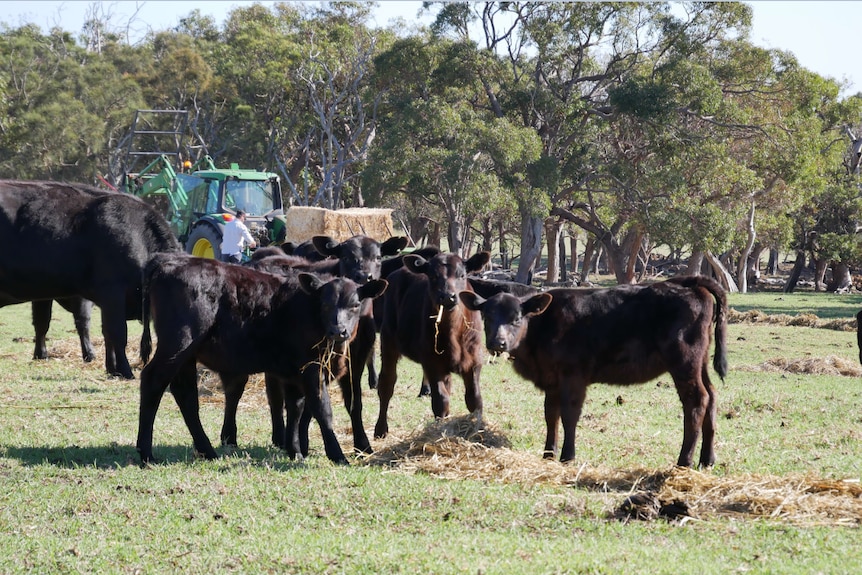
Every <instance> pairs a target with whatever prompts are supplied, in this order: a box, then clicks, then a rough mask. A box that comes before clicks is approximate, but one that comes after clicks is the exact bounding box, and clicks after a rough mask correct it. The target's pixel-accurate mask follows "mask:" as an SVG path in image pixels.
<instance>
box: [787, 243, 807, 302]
mask: <svg viewBox="0 0 862 575" xmlns="http://www.w3.org/2000/svg"><path fill="white" fill-rule="evenodd" d="M804 268H805V251H804V250H797V251H796V262H794V264H793V269H792V270H790V275H789V276H788V277H787V282H786V283H785V284H784V293H793V290H795V289H796V284H797V283H798V282H799V276H801V275H802V270H803V269H804Z"/></svg>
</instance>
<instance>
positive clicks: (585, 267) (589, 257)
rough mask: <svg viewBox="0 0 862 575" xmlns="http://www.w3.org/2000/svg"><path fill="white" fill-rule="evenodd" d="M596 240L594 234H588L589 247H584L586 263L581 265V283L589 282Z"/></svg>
mask: <svg viewBox="0 0 862 575" xmlns="http://www.w3.org/2000/svg"><path fill="white" fill-rule="evenodd" d="M595 246H596V239H595V237H594V236H593V235H592V234H587V245H586V246H584V261H583V262H582V263H581V281H582V282H587V281H589V279H590V272H592V265H593V251H594V250H595Z"/></svg>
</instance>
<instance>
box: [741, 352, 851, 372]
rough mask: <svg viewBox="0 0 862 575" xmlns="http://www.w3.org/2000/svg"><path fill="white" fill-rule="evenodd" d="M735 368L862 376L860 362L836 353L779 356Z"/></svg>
mask: <svg viewBox="0 0 862 575" xmlns="http://www.w3.org/2000/svg"><path fill="white" fill-rule="evenodd" d="M735 369H739V370H741V371H754V372H758V371H765V372H773V373H775V372H778V373H796V374H807V375H840V376H844V377H862V366H860V365H859V363H858V362H855V361H850V360H847V359H844V358H843V357H838V356H836V355H829V356H826V357H810V358H803V359H786V358H783V357H779V358H772V359H768V360H766V361H765V362H763V363H761V364H759V365H755V366H750V365H749V366H738V367H736V368H735Z"/></svg>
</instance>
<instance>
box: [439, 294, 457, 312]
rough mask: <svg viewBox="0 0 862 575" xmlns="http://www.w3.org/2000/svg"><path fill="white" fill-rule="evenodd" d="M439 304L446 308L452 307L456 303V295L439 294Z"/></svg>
mask: <svg viewBox="0 0 862 575" xmlns="http://www.w3.org/2000/svg"><path fill="white" fill-rule="evenodd" d="M440 305H442V306H443V307H444V308H446V309H447V310H449V309H452V308H453V307H455V306H456V305H458V295H457V294H454V293H447V294H441V295H440Z"/></svg>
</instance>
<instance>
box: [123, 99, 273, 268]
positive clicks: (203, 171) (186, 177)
mask: <svg viewBox="0 0 862 575" xmlns="http://www.w3.org/2000/svg"><path fill="white" fill-rule="evenodd" d="M142 112H149V113H150V114H151V115H152V114H154V113H156V114H165V113H169V114H183V113H185V112H184V111H179V112H174V111H160V110H141V111H139V113H142ZM137 123H138V117H137V116H136V118H135V124H134V125H133V128H132V136H133V137H134V136H135V134H136V131H135V126H136V125H137ZM183 126H184V124H183ZM180 131H181V130H178V131H166V132H158V133H160V134H162V133H167V134H171V135H175V134H178V133H180ZM138 133H148V134H152V133H154V132H153V131H151V130H150V131H146V132H145V131H143V130H140V131H139V132H138ZM130 148H131V146H130ZM134 155H138V156H142V155H149V156H154V155H155V156H156V157H155V159H154V160H153V161H152V162H150V163H149V164H148V165H147V166H146V167H144V168H142V169H141V170H140V171H138V172H136V173H128V172H124V173H123V177H122V181H121V187H122V191H124V192H127V193H130V194H133V195H135V196H138V197H140V198H141V199H143V200H144V201H145V202H147V203H148V204H150V205H151V206H153V207H154V208H155V209H156V211H158V212H159V213H161V214H163V215H164V217H165V219H166V220H167V221H168V224H170V227H171V229H172V230H173V232H174V235H176V237H177V239H179V241H180V243H181V244H182V245H183V246H185V249H186V251H187V252H188V253H190V254H192V255H194V256H199V257H205V258H215V259H221V242H222V236H223V232H224V225H225V223H226V222H227V221H230V219H232V218H233V217H234V215H235V214H236V211H237V210H239V209H241V210H244V211H245V212H246V214H247V215H246V220H245V224H246V226H247V227H248V229H249V231H250V232H251V234H252V236H254V238H255V241H256V242H257V245H258V246H266V245H270V244H281V243H283V242H284V239H285V218H284V208H283V205H282V197H281V184H280V180H279V177H278V175H277V174H274V173H270V172H260V171H257V170H243V169H240V168H239V166H238V165H237V164H231V166H230V169H217V168H216V167H215V164H214V163H213V160H212V158H211V157H210V156H208V155H207V156H203V157H202V158H201V159H200V160H198V161H197V162H196V163H195V164H191V163H190V162H188V161H186V162H184V165H182V167H179V166H178V167H177V168H174V166H173V164H172V162H171V157H174V158H175V159H176V160H177V161H179V159H180V155H179V153H178V152H177V153H173V154H171V153H153V152H133V151H130V152H128V157H130V156H134ZM126 165H129V162H128V161H127V163H126ZM246 256H248V254H246Z"/></svg>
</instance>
